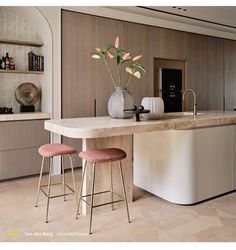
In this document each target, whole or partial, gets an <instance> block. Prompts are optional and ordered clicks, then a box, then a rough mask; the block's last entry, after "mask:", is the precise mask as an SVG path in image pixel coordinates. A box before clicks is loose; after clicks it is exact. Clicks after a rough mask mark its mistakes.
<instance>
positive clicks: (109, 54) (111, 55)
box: [107, 51, 114, 59]
mask: <svg viewBox="0 0 236 250" xmlns="http://www.w3.org/2000/svg"><path fill="white" fill-rule="evenodd" d="M107 54H108V56H109V57H110V58H111V59H113V58H114V55H113V54H112V53H111V52H110V51H107Z"/></svg>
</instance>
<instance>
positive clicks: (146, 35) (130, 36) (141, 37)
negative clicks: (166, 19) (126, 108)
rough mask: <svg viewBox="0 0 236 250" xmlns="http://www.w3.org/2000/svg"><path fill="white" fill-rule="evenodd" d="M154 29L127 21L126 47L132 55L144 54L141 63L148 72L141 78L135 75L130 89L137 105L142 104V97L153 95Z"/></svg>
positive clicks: (142, 74)
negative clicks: (152, 37) (152, 43)
mask: <svg viewBox="0 0 236 250" xmlns="http://www.w3.org/2000/svg"><path fill="white" fill-rule="evenodd" d="M151 35H152V31H151V30H150V28H149V27H148V26H147V25H141V24H135V23H125V48H126V50H127V51H128V52H130V53H131V55H132V56H136V55H142V58H141V59H140V61H139V62H140V63H141V64H142V65H143V66H144V67H145V69H146V73H143V72H142V71H141V72H140V73H141V78H140V79H137V78H136V77H133V78H132V80H131V82H130V85H129V90H130V92H131V93H132V95H133V96H134V100H135V103H136V105H140V103H141V101H142V98H143V97H145V96H153V94H154V93H153V89H154V85H153V67H154V59H153V55H152V47H151V46H150V42H151Z"/></svg>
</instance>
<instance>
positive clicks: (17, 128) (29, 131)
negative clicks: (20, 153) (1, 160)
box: [0, 120, 49, 150]
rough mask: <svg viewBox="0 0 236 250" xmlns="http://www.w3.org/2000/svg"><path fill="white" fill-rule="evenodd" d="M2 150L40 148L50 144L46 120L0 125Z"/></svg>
mask: <svg viewBox="0 0 236 250" xmlns="http://www.w3.org/2000/svg"><path fill="white" fill-rule="evenodd" d="M0 138H1V140H0V150H12V149H22V148H30V147H36V146H37V147H39V146H41V145H42V144H45V143H48V142H49V132H48V131H46V130H45V129H44V120H33V121H11V122H1V123H0Z"/></svg>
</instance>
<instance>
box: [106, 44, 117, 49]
mask: <svg viewBox="0 0 236 250" xmlns="http://www.w3.org/2000/svg"><path fill="white" fill-rule="evenodd" d="M111 48H114V49H116V47H115V46H114V45H112V44H107V45H105V46H104V49H105V50H109V49H111Z"/></svg>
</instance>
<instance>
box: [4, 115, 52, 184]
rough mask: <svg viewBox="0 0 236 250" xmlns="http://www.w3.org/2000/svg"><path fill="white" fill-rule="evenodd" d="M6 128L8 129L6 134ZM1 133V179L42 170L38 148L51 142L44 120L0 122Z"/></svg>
mask: <svg viewBox="0 0 236 250" xmlns="http://www.w3.org/2000/svg"><path fill="white" fill-rule="evenodd" d="M4 129H6V130H7V131H6V133H5V134H4ZM0 135H2V136H0V137H1V143H0V144H1V147H0V180H5V179H10V178H16V177H21V176H27V175H34V174H38V173H39V172H40V166H41V159H42V158H41V156H40V155H39V153H38V148H39V147H40V146H41V145H42V144H45V143H49V132H47V131H46V130H44V120H30V121H16V122H14V121H13V122H0ZM6 135H7V136H6ZM45 163H46V164H48V161H45ZM45 169H47V165H45Z"/></svg>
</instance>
